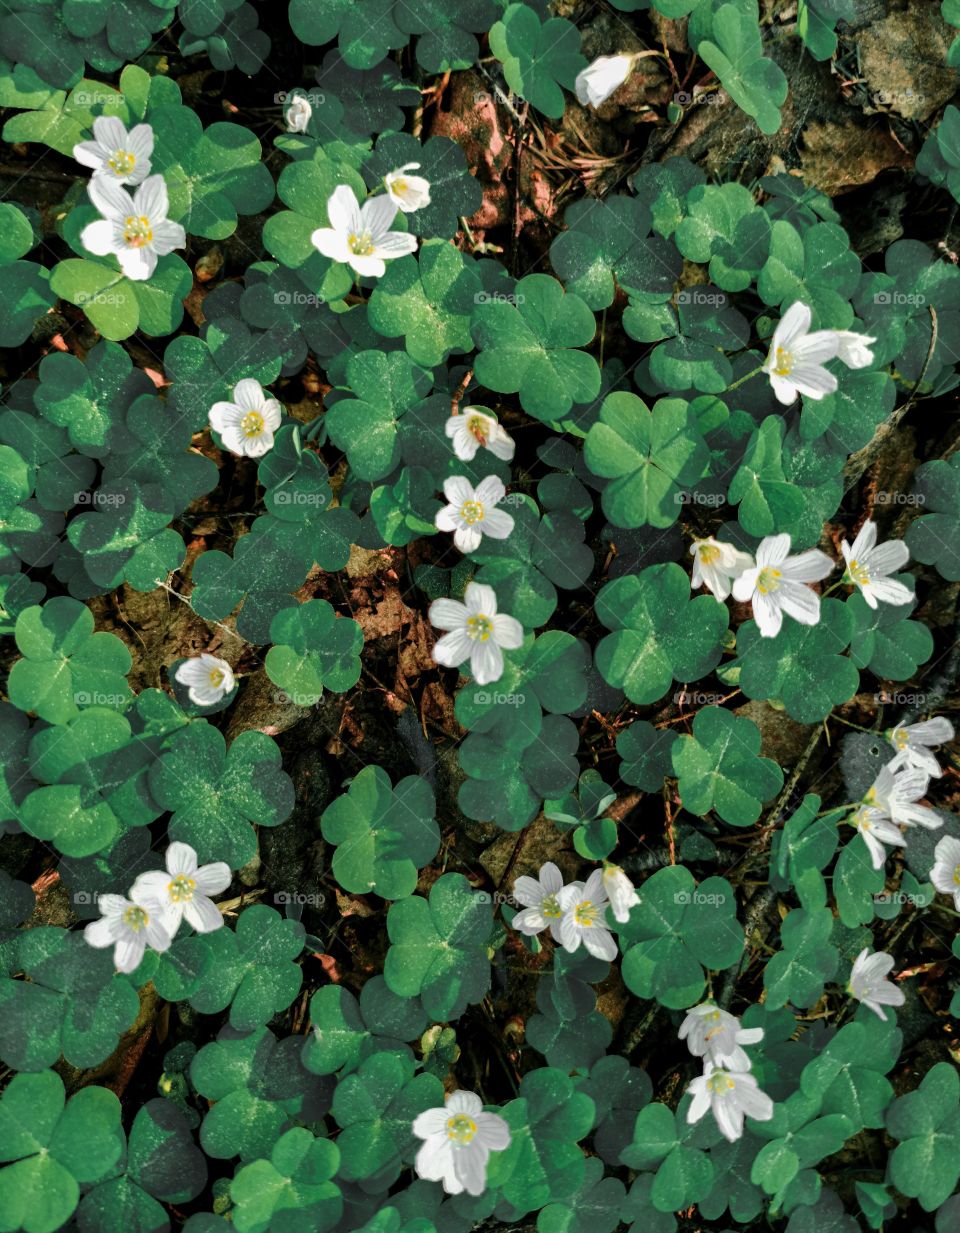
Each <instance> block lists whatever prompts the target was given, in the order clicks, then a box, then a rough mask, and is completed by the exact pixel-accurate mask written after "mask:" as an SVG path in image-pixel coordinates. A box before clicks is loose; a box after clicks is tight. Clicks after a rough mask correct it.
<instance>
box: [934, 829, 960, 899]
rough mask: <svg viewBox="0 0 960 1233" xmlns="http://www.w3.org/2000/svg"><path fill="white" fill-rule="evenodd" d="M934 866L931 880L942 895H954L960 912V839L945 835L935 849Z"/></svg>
mask: <svg viewBox="0 0 960 1233" xmlns="http://www.w3.org/2000/svg"><path fill="white" fill-rule="evenodd" d="M933 862H934V863H933V868H932V869H931V870H930V881H931V882H932V883H933V885H934V886H935V887H936V889H937V890H938V891H939V892H940V894H941V895H953V903H954V906H955V907H956V909H957V911H958V912H960V839H956V838H954V836H953V835H944V837H943V838H942V839H941V840H940V842H939V843H938V844H937V846H936V848H934V851H933Z"/></svg>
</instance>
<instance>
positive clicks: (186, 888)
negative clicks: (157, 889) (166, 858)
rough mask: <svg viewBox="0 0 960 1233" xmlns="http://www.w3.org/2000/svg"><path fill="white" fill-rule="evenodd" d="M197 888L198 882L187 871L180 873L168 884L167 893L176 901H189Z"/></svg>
mask: <svg viewBox="0 0 960 1233" xmlns="http://www.w3.org/2000/svg"><path fill="white" fill-rule="evenodd" d="M196 889H197V884H196V882H195V881H194V880H193V878H190V877H188V876H187V875H186V874H185V873H178V874H177V876H176V877H175V878H174V879H173V880H172V881H171V882H170V883H168V885H167V893H168V894H169V896H170V898H171V899H172V900H173V902H174V903H189V902H190V900H191V899H192V898H193V892H194V891H195V890H196Z"/></svg>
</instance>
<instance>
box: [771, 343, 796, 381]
mask: <svg viewBox="0 0 960 1233" xmlns="http://www.w3.org/2000/svg"><path fill="white" fill-rule="evenodd" d="M773 371H774V375H775V376H777V377H789V376H790V373H791V372H792V371H793V352H792V351H785V350H784V349H783V347H777V354H776V362H775V363H774V366H773Z"/></svg>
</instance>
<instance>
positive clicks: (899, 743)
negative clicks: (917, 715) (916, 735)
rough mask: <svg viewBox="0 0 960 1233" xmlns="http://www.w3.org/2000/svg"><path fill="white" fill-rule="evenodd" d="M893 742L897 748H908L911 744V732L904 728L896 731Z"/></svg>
mask: <svg viewBox="0 0 960 1233" xmlns="http://www.w3.org/2000/svg"><path fill="white" fill-rule="evenodd" d="M893 743H894V744H895V745H896V747H897V749H906V748H907V746H908V745H909V744H910V735H909V733H907V732H904V731H903V730H902V729H901V730H900V731H899V732H894V734H893Z"/></svg>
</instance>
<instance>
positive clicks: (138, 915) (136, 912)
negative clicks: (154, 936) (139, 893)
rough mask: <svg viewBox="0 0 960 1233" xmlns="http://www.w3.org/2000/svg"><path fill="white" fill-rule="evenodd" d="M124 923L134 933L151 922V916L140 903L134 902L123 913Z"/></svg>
mask: <svg viewBox="0 0 960 1233" xmlns="http://www.w3.org/2000/svg"><path fill="white" fill-rule="evenodd" d="M123 923H124V924H125V925H127V926H128V927H129V928H130V929H132V930H133V932H134V933H139V932H140V930H141V929H145V928H146V926H147V925H149V924H150V917H149V915H148V914H147V913H146V912H145V911H144V910H143V908H141V907H140V906H139V905H138V904H135V903H132V904H131V905H130V907H129V908H127V910H126V911H125V912H124V914H123Z"/></svg>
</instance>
